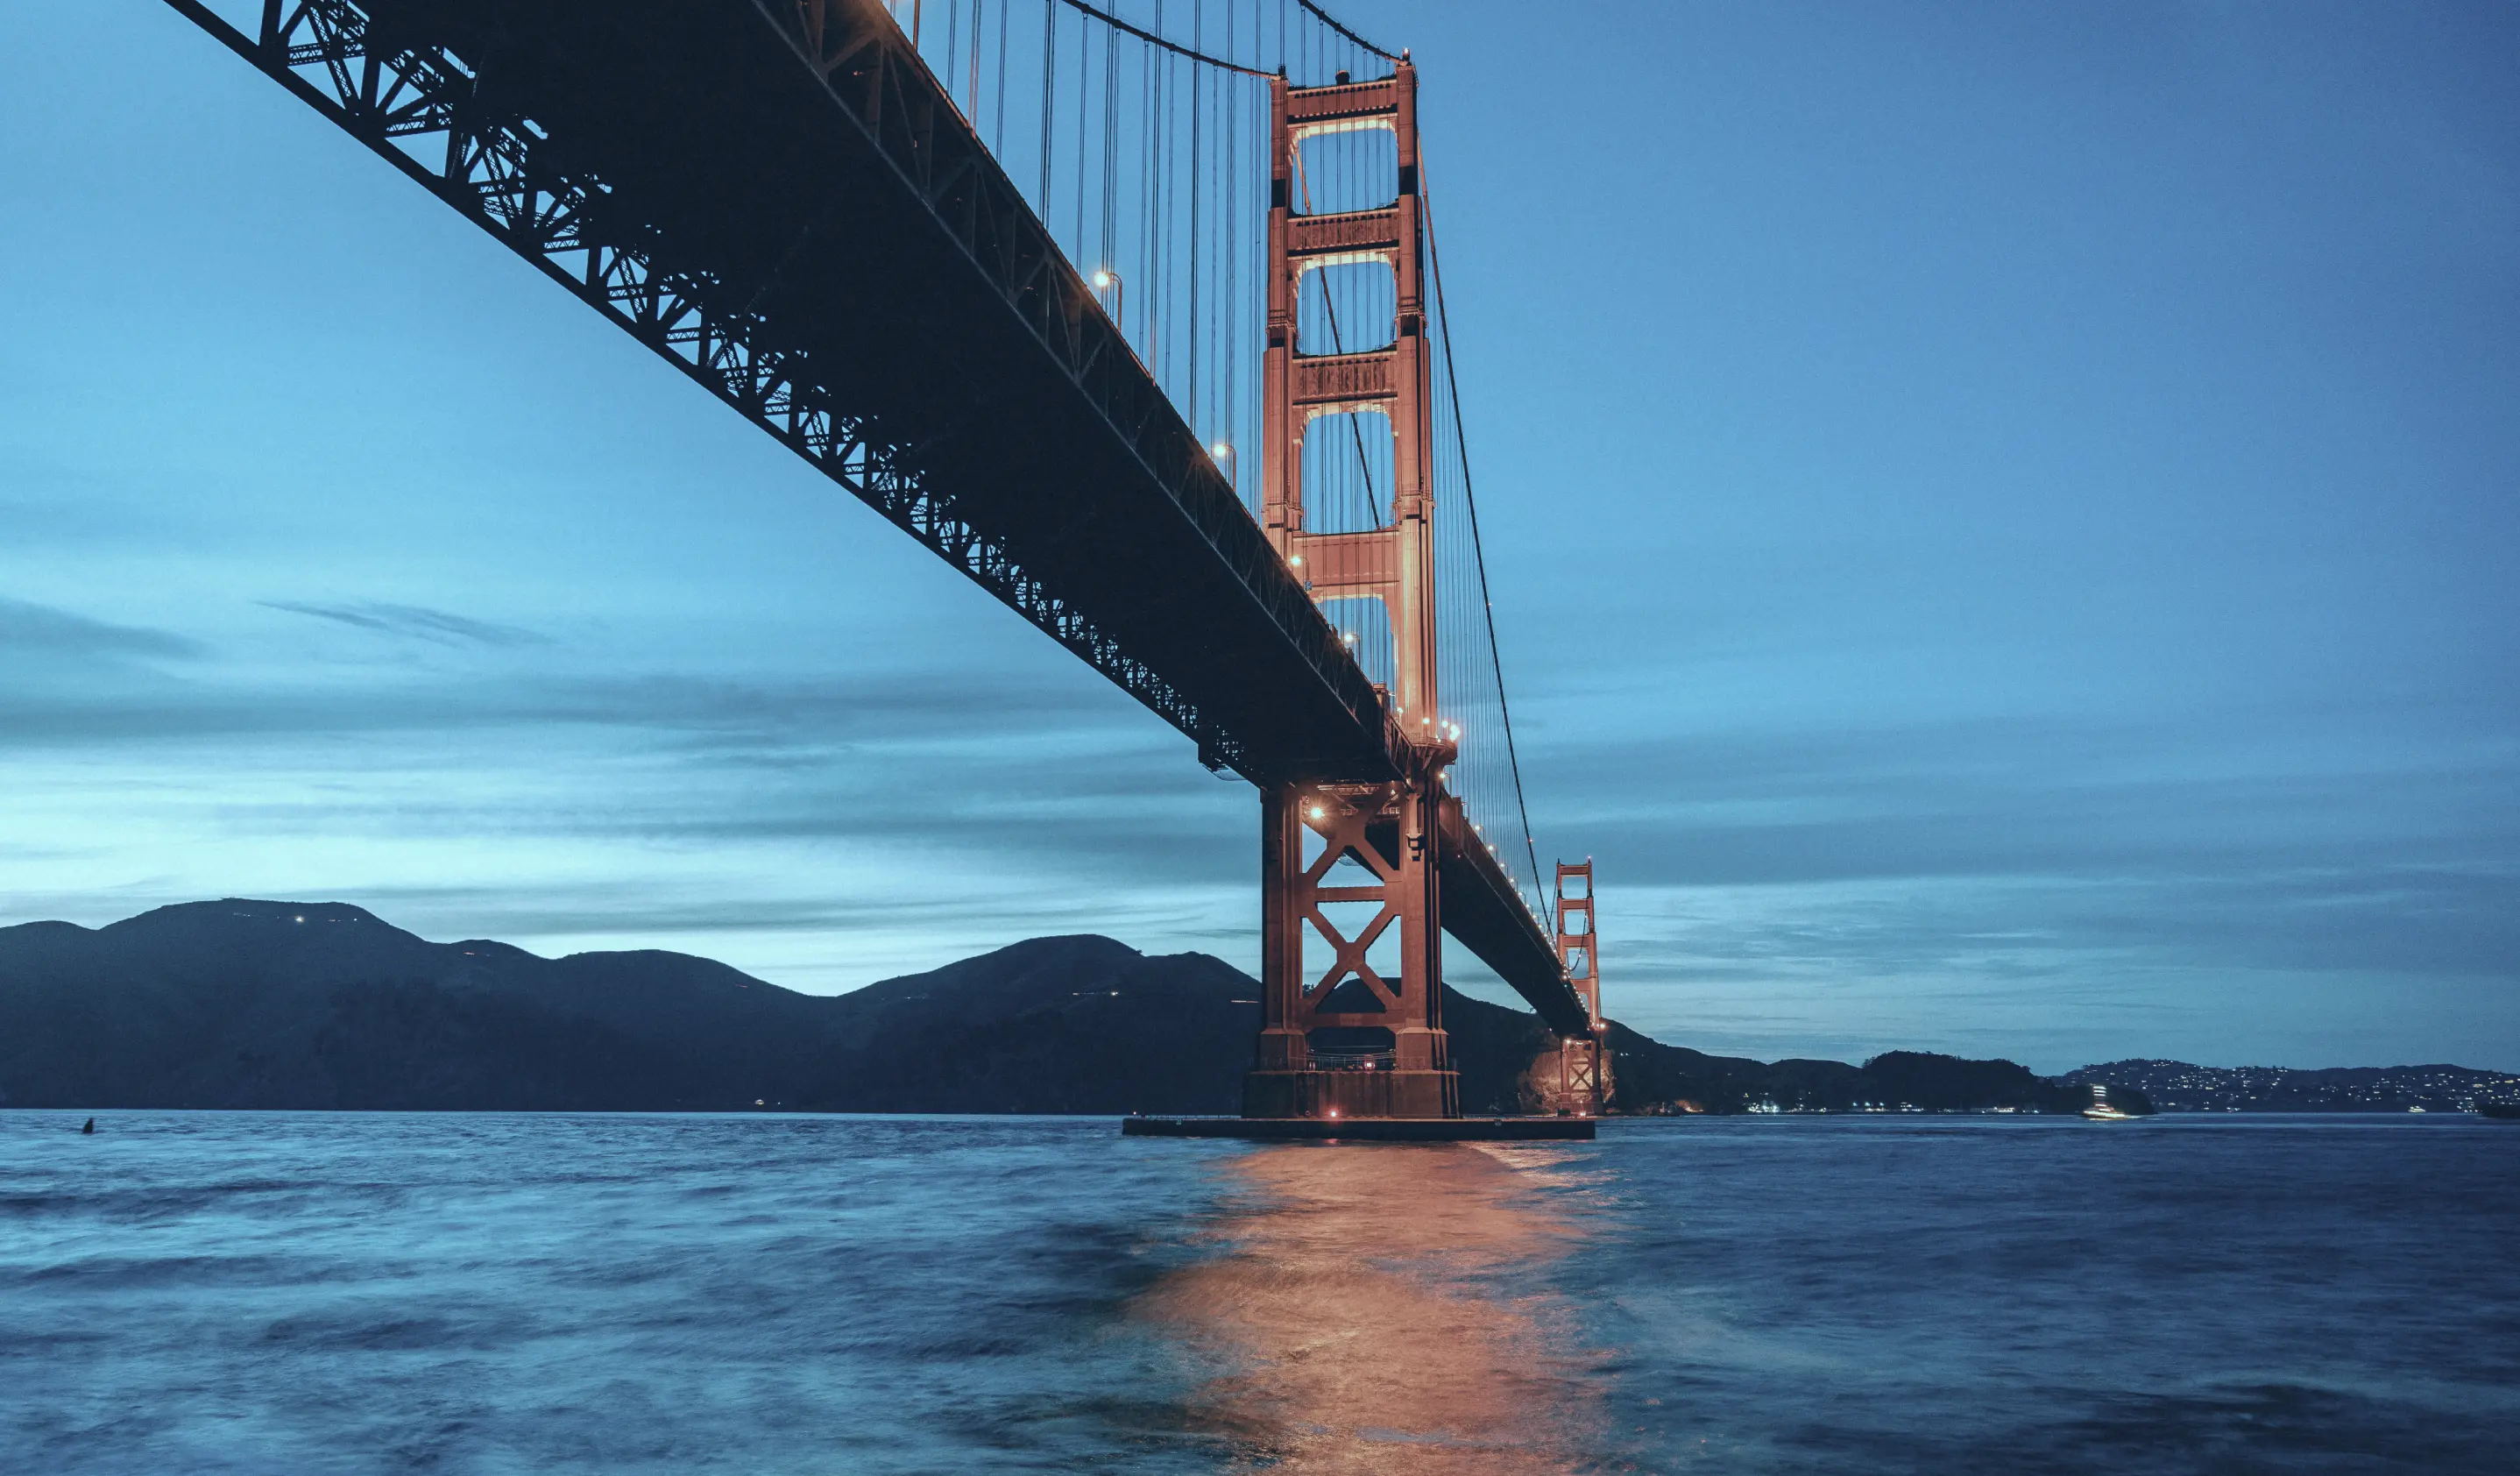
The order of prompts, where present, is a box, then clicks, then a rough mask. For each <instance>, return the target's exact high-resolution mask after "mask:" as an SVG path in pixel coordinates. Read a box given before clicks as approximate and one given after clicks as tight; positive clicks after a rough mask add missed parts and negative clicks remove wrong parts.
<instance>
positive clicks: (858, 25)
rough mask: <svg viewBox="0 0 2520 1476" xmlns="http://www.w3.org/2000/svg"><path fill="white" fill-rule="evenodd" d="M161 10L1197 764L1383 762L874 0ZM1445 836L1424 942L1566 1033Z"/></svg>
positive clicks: (1529, 939)
mask: <svg viewBox="0 0 2520 1476" xmlns="http://www.w3.org/2000/svg"><path fill="white" fill-rule="evenodd" d="M167 3H168V4H169V5H170V6H172V7H173V8H174V9H175V10H177V11H178V12H180V13H182V14H183V15H184V16H185V17H186V18H188V19H189V20H191V21H193V22H194V23H196V24H198V25H200V26H201V27H202V28H203V30H205V31H208V32H209V33H210V34H211V35H213V36H215V37H217V38H218V39H219V40H220V41H222V42H223V43H225V44H226V45H227V46H228V47H229V48H230V49H231V50H233V51H235V52H236V53H237V54H238V55H239V56H241V57H243V58H245V59H246V60H247V61H248V62H249V63H251V64H252V65H253V66H254V67H255V68H257V69H259V70H261V71H263V72H264V73H265V74H267V75H269V76H270V77H272V78H273V79H275V80H277V81H279V82H280V83H281V84H282V85H283V86H285V87H287V88H288V89H289V90H290V91H291V92H292V93H293V94H294V95H295V96H297V97H298V98H299V99H300V100H302V101H303V102H305V103H307V104H308V105H309V106H311V107H313V108H314V109H315V110H316V111H318V112H319V113H321V114H323V115H325V116H326V117H328V118H330V119H331V120H332V121H333V122H334V123H335V124H336V125H337V126H338V127H339V128H341V129H342V130H343V131H344V132H346V133H348V134H350V135H351V136H352V137H354V138H356V139H357V140H359V141H360V142H361V143H363V144H365V145H366V146H367V147H369V148H370V149H372V150H373V151H375V152H376V153H377V154H378V155H379V156H381V157H382V158H383V159H385V160H386V161H389V162H391V163H393V164H394V165H395V166H396V167H397V168H399V169H401V170H402V171H403V172H404V173H405V174H407V175H409V176H410V177H411V178H413V179H414V180H416V181H418V182H419V183H420V184H421V185H423V186H424V187H425V188H427V190H428V191H429V192H430V193H432V194H434V195H435V196H437V197H438V198H439V199H440V200H442V201H444V202H445V203H446V204H447V205H449V206H451V207H452V208H455V209H456V210H457V211H459V212H460V213H462V214H463V215H464V216H465V217H466V218H467V219H469V220H471V221H472V222H473V223H474V224H475V225H477V226H479V227H480V228H481V229H482V230H484V231H486V232H488V233H489V234H490V235H491V236H493V237H495V238H497V239H498V240H500V241H501V242H503V243H505V244H506V245H507V246H508V247H509V248H510V249H511V250H513V251H514V252H516V253H517V254H518V255H520V256H522V257H524V258H525V259H526V260H527V261H529V262H531V263H532V264H533V265H534V266H535V267H536V268H537V269H539V270H540V271H542V272H543V273H544V274H545V275H546V276H549V277H550V278H552V279H553V280H554V281H556V282H558V283H560V284H561V285H562V286H563V287H565V288H567V289H568V290H569V291H570V292H571V293H572V294H574V295H575V296H576V297H577V298H578V299H579V300H582V301H584V302H586V303H587V304H588V305H589V306H592V307H594V308H595V309H596V310H598V311H599V312H602V313H603V314H605V316H607V318H609V319H611V320H612V322H613V323H614V324H616V325H617V326H619V327H620V328H621V329H622V330H623V331H625V332H627V333H629V334H630V335H631V336H632V337H633V338H636V339H637V340H639V341H640V342H641V343H643V344H645V345H647V346H649V347H650V348H651V349H652V350H653V351H654V352H656V353H657V354H659V355H660V356H662V357H664V358H665V359H666V360H667V361H668V362H670V363H672V364H673V365H674V366H675V367H676V368H678V369H680V370H681V371H682V372H683V373H685V374H687V375H688V376H690V377H691V378H692V379H694V380H695V381H697V383H699V384H700V385H701V386H703V387H704V388H706V389H707V390H708V391H709V392H711V393H712V394H714V395H716V396H717V397H718V398H719V399H720V400H721V401H723V402H725V403H726V404H727V405H729V406H731V407H732V408H734V409H735V410H736V411H737V412H738V413H740V414H742V415H743V416H744V417H745V418H746V419H748V420H750V421H751V422H752V423H753V424H755V425H756V426H759V427H760V428H761V429H762V430H764V431H766V432H768V433H769V434H771V435H772V436H775V437H777V438H779V439H780V440H781V441H782V442H783V443H785V444H786V445H787V446H788V447H789V449H791V450H792V451H794V452H795V453H796V454H797V455H799V456H801V457H803V458H805V459H806V460H807V461H809V462H811V463H812V464H813V465H815V466H816V467H818V468H819V469H820V470H821V471H822V472H823V473H824V475H826V476H827V477H829V478H830V479H831V480H832V481H833V482H834V483H837V484H839V485H840V486H841V487H843V488H845V489H846V490H847V491H848V492H849V493H850V494H851V495H853V496H855V497H857V498H858V499H860V500H861V501H863V502H865V503H866V504H867V505H869V506H870V507H872V508H874V509H875V510H876V511H877V512H878V513H880V514H881V515H882V516H883V517H884V518H885V519H886V520H887V521H889V522H891V523H892V524H893V525H894V526H896V527H898V528H900V529H901V530H903V531H905V532H907V533H909V534H910V535H911V536H912V537H914V538H916V539H918V540H919V541H920V542H921V543H922V544H923V545H925V546H926V547H927V548H929V549H930V550H932V551H934V552H935V553H936V554H938V555H939V556H941V557H943V558H944V559H946V560H947V561H948V562H950V563H951V564H953V565H954V567H956V568H957V569H959V570H961V571H962V572H963V573H964V574H965V575H967V577H970V578H971V579H972V580H973V581H974V582H976V583H978V584H979V585H980V586H981V587H983V588H985V589H987V590H988V591H989V592H990V593H991V594H993V595H995V596H996V597H997V598H998V599H1000V600H1001V601H1003V602H1005V603H1006V604H1007V605H1008V606H1009V607H1011V608H1012V609H1013V610H1014V611H1016V612H1017V613H1018V614H1020V615H1022V616H1023V617H1024V618H1025V619H1026V620H1028V621H1030V622H1031V623H1033V624H1034V625H1036V626H1038V627H1039V628H1041V629H1042V630H1043V631H1045V632H1047V633H1048V634H1049V635H1050V636H1051V637H1052V638H1053V639H1055V640H1057V642H1058V643H1059V644H1060V645H1062V646H1064V647H1065V648H1067V649H1068V650H1069V651H1071V652H1073V653H1074V654H1076V655H1077V656H1078V657H1080V658H1082V659H1083V660H1084V661H1086V662H1087V663H1088V664H1090V665H1091V666H1092V667H1093V668H1094V669H1096V670H1098V671H1101V672H1102V673H1103V674H1104V675H1105V676H1106V677H1108V678H1109V679H1110V680H1112V681H1113V682H1114V683H1116V684H1117V685H1119V686H1120V687H1121V688H1122V689H1123V690H1125V691H1127V692H1128V693H1130V695H1132V696H1133V697H1135V698H1137V699H1138V700H1139V701H1140V702H1142V703H1144V704H1145V705H1146V706H1147V707H1148V709H1150V710H1152V711H1153V712H1154V713H1156V714H1157V715H1160V716H1162V717H1163V718H1164V719H1165V720H1166V721H1168V722H1170V723H1172V724H1173V725H1174V726H1175V727H1177V728H1179V729H1180V730H1181V731H1182V732H1183V733H1185V734H1187V735H1188V736H1190V737H1191V738H1192V739H1193V741H1194V742H1195V743H1196V744H1197V746H1198V753H1199V757H1200V759H1201V761H1203V762H1206V763H1208V764H1209V765H1210V766H1211V767H1216V768H1220V769H1232V770H1234V771H1235V772H1237V773H1239V774H1241V775H1242V776H1243V777H1245V778H1247V779H1250V780H1252V781H1253V782H1254V783H1259V784H1263V785H1266V784H1269V783H1272V782H1283V781H1285V780H1289V779H1323V778H1328V779H1336V780H1339V781H1345V782H1372V781H1378V780H1386V779H1396V778H1399V777H1400V776H1401V775H1402V774H1403V773H1404V772H1405V771H1406V768H1407V766H1408V764H1409V761H1410V760H1409V752H1410V750H1409V744H1408V742H1407V740H1406V739H1405V738H1404V737H1403V736H1402V735H1401V733H1400V730H1399V726H1398V724H1397V723H1396V722H1395V721H1394V719H1393V717H1392V716H1391V715H1390V714H1389V713H1388V712H1387V711H1386V709H1385V706H1384V703H1383V700H1382V697H1381V695H1380V694H1379V693H1378V692H1377V691H1376V690H1375V688H1374V687H1373V684H1372V682H1371V681H1370V680H1368V678H1367V677H1366V675H1365V674H1364V672H1363V671H1362V670H1361V669H1359V668H1358V667H1357V664H1356V663H1355V661H1354V660H1353V659H1352V658H1351V657H1350V655H1349V654H1348V652H1347V650H1346V648H1345V647H1344V645H1343V644H1342V643H1341V641H1340V640H1339V637H1338V635H1337V633H1336V632H1335V631H1334V630H1333V629H1332V628H1331V627H1330V625H1329V624H1328V622H1327V621H1325V620H1324V619H1323V617H1322V615H1321V613H1320V611H1319V610H1318V609H1317V608H1316V607H1315V605H1314V604H1313V602H1312V599H1311V598H1310V596H1309V595H1308V594H1307V592H1306V591H1305V590H1304V588H1303V586H1302V585H1301V584H1300V583H1299V582H1298V581H1297V580H1296V579H1295V578H1294V577H1291V576H1290V575H1289V574H1288V572H1287V569H1286V566H1285V564H1284V562H1283V559H1282V558H1281V557H1280V555H1279V553H1278V552H1277V550H1275V549H1274V548H1273V547H1272V546H1271V544H1270V542H1269V540H1268V538H1267V537H1266V536H1265V535H1264V533H1263V532H1262V530H1261V529H1260V527H1259V526H1258V525H1257V524H1256V523H1255V522H1254V521H1253V520H1252V518H1251V516H1250V514H1249V513H1248V512H1247V511H1246V510H1245V509H1244V508H1243V506H1242V504H1241V502H1240V501H1239V499H1238V498H1237V497H1236V496H1235V494H1234V491H1233V489H1232V488H1231V486H1229V485H1228V484H1226V482H1225V480H1224V478H1223V477H1222V476H1221V475H1220V474H1219V473H1218V471H1217V469H1216V467H1215V466H1214V464H1213V463H1212V462H1211V461H1210V460H1209V458H1208V456H1207V454H1206V452H1205V451H1204V449H1203V448H1202V447H1201V445H1200V443H1199V441H1198V438H1196V437H1195V436H1194V435H1193V434H1192V432H1191V431H1190V429H1189V427H1188V426H1187V425H1186V424H1184V423H1183V421H1182V419H1181V417H1180V415H1179V413H1178V412H1177V411H1176V410H1175V409H1174V407H1173V406H1172V404H1171V402H1170V401H1169V400H1168V399H1166V398H1165V396H1164V395H1163V393H1162V392H1161V390H1160V389H1159V388H1158V387H1157V386H1156V385H1155V383H1154V381H1153V380H1152V378H1151V377H1150V376H1149V375H1148V373H1147V371H1146V369H1145V367H1144V366H1143V365H1142V364H1141V363H1140V362H1139V360H1138V358H1137V356H1136V355H1135V353H1134V352H1132V351H1131V349H1130V348H1129V346H1128V345H1127V343H1126V342H1125V340H1123V339H1122V338H1121V336H1120V334H1119V332H1118V330H1117V329H1116V328H1115V327H1113V326H1112V324H1111V323H1110V321H1109V320H1108V318H1106V317H1105V316H1104V315H1103V313H1102V309H1101V307H1100V306H1099V304H1098V303H1097V302H1096V301H1095V300H1094V296H1093V293H1092V291H1091V290H1090V289H1089V288H1088V287H1087V286H1086V284H1085V283H1084V282H1083V280H1082V279H1081V278H1080V277H1079V276H1078V274H1077V273H1076V272H1075V270H1074V269H1073V268H1072V267H1071V266H1070V265H1069V264H1068V263H1067V261H1066V260H1065V259H1064V257H1063V256H1062V254H1060V252H1059V251H1058V249H1057V246H1056V244H1055V243H1054V242H1053V240H1052V239H1051V237H1050V235H1049V232H1048V231H1047V230H1046V229H1045V228H1044V227H1043V226H1042V224H1041V222H1040V221H1039V220H1038V219H1037V218H1036V217H1035V216H1034V215H1033V213H1032V211H1031V209H1030V208H1029V207H1028V206H1027V205H1026V203H1025V202H1024V199H1023V197H1022V195H1021V193H1020V192H1019V191H1018V190H1017V189H1016V188H1015V186H1014V185H1013V183H1012V181H1011V180H1009V179H1008V178H1007V176H1006V174H1005V172H1004V171H1003V170H1002V169H1001V168H1000V167H999V165H998V163H997V161H995V160H994V159H993V158H992V157H991V156H990V155H989V153H988V151H987V149H986V147H985V145H983V144H982V143H981V141H980V140H979V139H978V137H977V136H976V135H975V134H973V133H972V132H971V130H970V129H969V128H968V126H967V124H966V123H965V122H964V121H963V119H962V117H961V115H960V114H959V112H958V111H957V110H956V109H955V108H954V106H953V104H952V102H951V100H950V99H949V98H947V96H946V95H945V93H944V91H943V89H942V88H941V87H939V86H938V84H937V82H936V80H935V78H934V77H933V76H932V75H930V74H929V72H928V71H927V69H926V67H925V65H924V64H923V63H922V61H921V60H920V59H919V57H918V56H917V54H916V52H915V50H914V49H913V48H912V47H911V46H910V44H909V42H908V40H907V38H905V37H903V36H902V35H901V34H900V31H899V28H898V27H897V26H895V25H894V24H893V23H892V22H891V20H890V18H889V17H888V16H887V15H886V14H885V13H884V11H883V10H882V8H881V7H880V5H879V4H877V0H789V3H787V4H780V3H776V0H750V3H749V4H733V3H730V4H725V5H719V6H705V7H695V6H691V5H687V4H685V5H677V4H672V3H668V0H265V3H264V5H263V9H262V15H261V20H260V23H259V26H258V27H257V30H256V32H255V33H253V34H248V33H246V32H244V31H242V30H240V29H238V28H237V27H235V26H233V25H231V24H229V23H227V22H226V21H224V20H222V19H221V18H220V17H219V16H217V15H216V14H215V13H213V12H212V11H210V10H209V9H207V8H206V7H205V6H204V5H203V4H202V3H200V0H167ZM727 222H733V223H732V224H728V223H727ZM868 280H876V281H880V282H883V283H884V284H885V286H884V287H883V288H882V289H880V290H877V291H872V292H871V291H870V289H868V288H867V287H865V286H864V285H862V284H864V283H865V282H866V281H868ZM834 283H839V284H846V285H845V286H842V287H837V288H835V287H834V286H833V284H834ZM851 293H854V294H855V295H854V296H852V295H850V294H851ZM974 365H980V366H985V372H983V371H982V370H979V369H975V368H974V367H973V366H974ZM1446 803H1447V805H1448V806H1449V807H1450V808H1449V809H1448V810H1447V811H1446V813H1445V814H1444V816H1443V819H1444V823H1445V825H1446V827H1447V828H1448V829H1453V828H1457V827H1459V819H1458V814H1459V810H1458V805H1457V804H1454V803H1452V802H1450V801H1447V802H1446ZM1464 851H1466V852H1469V853H1472V854H1470V855H1468V856H1463V853H1459V852H1457V853H1453V854H1452V855H1450V856H1448V874H1447V877H1446V880H1447V882H1448V884H1450V885H1453V886H1456V887H1458V888H1460V891H1459V892H1457V893H1454V894H1451V895H1450V896H1448V901H1447V911H1446V918H1445V921H1446V927H1447V931H1451V932H1454V933H1455V934H1456V936H1457V937H1460V938H1461V939H1462V941H1463V943H1464V944H1465V945H1467V946H1470V947H1471V949H1472V951H1474V952H1476V953H1478V954H1479V956H1480V957H1481V958H1483V959H1484V960H1485V961H1487V962H1488V963H1489V965H1490V966H1491V967H1493V968H1495V969H1496V970H1497V971H1498V973H1499V974H1500V975H1501V976H1502V977H1504V978H1505V979H1506V980H1507V982H1508V984H1510V985H1512V986H1513V987H1514V988H1515V989H1516V990H1517V991H1518V992H1521V993H1522V994H1523V995H1524V996H1525V997H1526V998H1527V999H1529V1000H1530V1001H1531V1002H1532V1003H1533V1005H1534V1006H1535V1007H1536V1008H1538V1009H1539V1010H1540V1012H1541V1014H1542V1016H1543V1018H1544V1019H1547V1020H1548V1021H1549V1022H1550V1023H1551V1024H1552V1025H1553V1026H1554V1027H1557V1028H1558V1029H1560V1030H1568V1029H1580V1028H1582V1022H1584V1020H1585V1018H1586V1017H1585V1015H1584V1013H1583V1006H1582V1002H1581V1001H1580V1000H1578V999H1577V998H1576V997H1575V994H1574V992H1573V991H1572V990H1571V988H1569V986H1568V985H1567V983H1566V980H1565V976H1564V974H1563V972H1562V971H1561V970H1560V969H1559V968H1558V967H1557V964H1556V958H1555V949H1554V946H1553V941H1552V940H1551V938H1550V937H1549V936H1548V935H1547V934H1545V933H1544V932H1542V931H1541V927H1540V924H1539V922H1538V920H1537V919H1536V918H1534V917H1533V916H1532V915H1531V913H1530V911H1529V909H1528V908H1527V907H1526V906H1525V905H1524V904H1523V901H1522V899H1521V898H1520V895H1519V893H1518V892H1517V891H1516V890H1515V889H1514V888H1513V886H1512V884H1511V883H1510V881H1509V880H1508V879H1507V878H1506V876H1505V874H1504V872H1503V869H1502V868H1501V867H1499V866H1497V865H1496V864H1495V862H1494V860H1493V858H1492V857H1490V856H1489V855H1486V854H1484V853H1479V852H1480V848H1479V847H1477V846H1476V845H1475V843H1473V844H1472V845H1470V846H1468V847H1465V848H1464ZM1457 858H1458V859H1457ZM1463 862H1466V864H1463ZM1456 864H1460V867H1461V871H1462V875H1461V876H1460V877H1459V879H1458V880H1456V878H1455V877H1454V876H1453V875H1452V874H1451V870H1452V867H1453V866H1454V865H1456Z"/></svg>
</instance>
